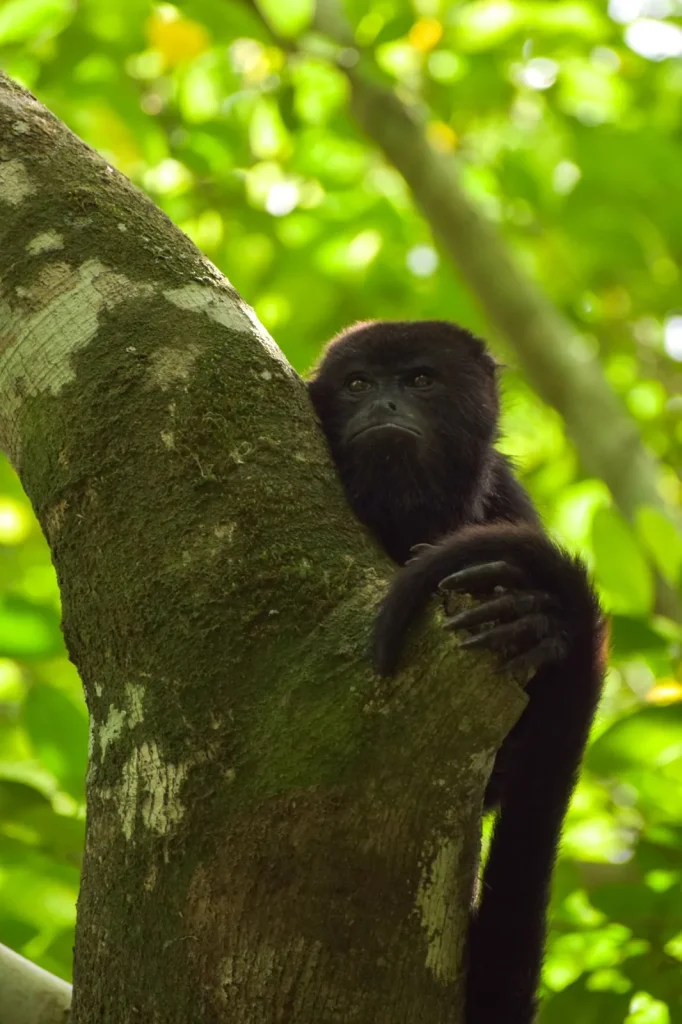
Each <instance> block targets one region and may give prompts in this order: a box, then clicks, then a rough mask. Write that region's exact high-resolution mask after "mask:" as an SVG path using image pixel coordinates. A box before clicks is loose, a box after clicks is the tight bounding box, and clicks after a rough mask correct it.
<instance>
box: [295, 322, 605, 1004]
mask: <svg viewBox="0 0 682 1024" xmlns="http://www.w3.org/2000/svg"><path fill="white" fill-rule="evenodd" d="M497 375H498V368H497V365H496V363H495V361H494V360H493V358H492V356H491V355H490V354H489V353H488V352H487V350H486V348H485V346H484V344H483V342H482V341H480V340H479V339H478V338H476V337H474V336H473V335H472V334H470V333H469V332H468V331H466V330H464V329H463V328H461V327H457V326H455V325H454V324H450V323H446V322H444V321H435V320H434V321H431V320H427V321H421V322H419V321H417V322H390V321H378V322H370V323H360V324H356V325H355V326H353V327H350V328H349V329H347V330H345V331H343V332H342V333H341V334H340V335H338V336H337V337H336V338H334V339H333V340H332V341H331V342H330V343H329V345H328V346H327V348H326V350H325V353H324V355H323V358H322V361H321V363H320V365H319V366H318V369H317V371H316V373H315V375H314V377H313V379H312V380H311V381H310V383H309V390H310V397H311V399H312V402H313V405H314V407H315V410H316V412H317V415H318V417H319V420H320V423H321V425H322V428H323V430H324V432H325V434H326V436H327V440H328V443H329V447H330V450H331V454H332V456H333V459H334V461H335V463H336V466H337V468H338V471H339V474H340V477H341V480H342V482H343V485H344V488H345V492H346V495H347V498H348V501H349V502H350V504H351V506H352V508H353V509H354V511H355V513H356V515H357V516H358V518H359V519H360V520H361V521H362V522H363V523H365V524H366V525H367V526H368V527H369V529H370V530H371V531H372V533H373V534H374V535H375V536H376V537H377V539H378V540H379V541H380V542H381V544H382V545H383V547H384V548H385V550H386V551H387V553H388V554H389V555H390V556H391V558H393V559H394V560H395V561H396V562H397V563H398V564H399V565H401V566H404V568H402V569H401V570H400V571H399V572H398V573H397V575H396V576H395V578H394V580H393V582H392V585H391V587H390V588H389V591H388V594H387V596H386V598H385V599H384V601H383V603H382V605H381V608H380V610H379V614H378V616H377V620H376V623H375V630H374V651H373V655H374V663H375V666H376V668H377V670H378V671H379V672H380V673H381V674H384V675H387V674H390V673H392V672H393V671H394V670H395V668H396V665H397V663H398V660H399V656H400V652H401V647H402V642H403V637H404V635H405V632H406V629H407V628H408V627H409V625H410V624H411V623H412V622H413V620H414V619H415V618H416V616H417V615H418V614H419V613H420V612H421V611H422V610H423V609H424V607H425V605H426V603H427V601H428V599H429V598H430V597H431V596H432V595H433V594H434V592H436V591H437V590H438V589H441V590H446V591H459V592H466V593H469V594H473V595H475V596H477V597H479V598H481V599H482V603H480V604H478V605H477V606H476V607H475V608H472V609H468V610H466V611H463V612H460V613H459V614H457V615H454V616H451V617H450V618H449V619H447V620H446V623H445V625H446V628H448V629H452V630H457V631H465V632H467V633H468V636H467V638H466V639H465V640H464V643H463V646H467V647H479V648H481V647H485V648H488V649H490V650H492V651H494V652H496V653H497V654H498V656H499V657H500V659H501V662H502V664H503V665H505V666H508V667H510V668H519V669H521V670H522V671H523V670H527V674H530V676H531V678H530V682H529V684H528V686H527V692H528V695H529V702H528V706H527V708H526V709H525V711H524V712H523V714H522V716H521V719H520V720H519V722H518V724H517V725H516V726H515V727H514V729H513V730H512V732H511V733H510V734H509V736H508V737H507V739H506V740H505V742H504V744H503V746H502V748H501V749H500V751H499V753H498V755H497V758H496V760H495V765H494V768H493V772H492V775H491V778H490V782H489V784H488V787H487V790H486V794H485V807H486V808H491V807H496V808H498V815H497V819H496V823H495V827H494V832H493V840H492V844H491V848H490V854H489V857H488V860H487V863H486V865H485V869H484V876H483V883H482V886H481V896H480V900H479V904H478V907H477V908H474V909H473V910H472V916H471V923H470V931H469V941H468V962H469V966H468V973H467V996H466V1005H467V1010H466V1020H467V1024H530V1021H532V1019H533V1017H534V1015H535V1011H536V992H537V987H538V979H539V974H540V968H541V966H542V955H543V947H544V940H545V916H546V908H547V901H548V896H549V885H550V881H551V874H552V869H553V865H554V859H555V856H556V850H557V845H558V842H559V836H560V832H561V825H562V821H563V818H564V815H565V813H566V808H567V805H568V801H569V798H570V794H571V791H572V789H573V786H574V784H575V780H576V775H577V772H578V767H579V764H580V759H581V757H582V753H583V749H584V746H585V741H586V739H587V734H588V730H589V727H590V723H591V721H592V717H593V714H594V710H595V707H596V705H597V701H598V698H599V693H600V688H601V681H602V675H603V650H604V647H605V643H604V635H603V634H604V625H603V621H602V617H601V613H600V609H599V604H598V602H597V598H596V596H595V594H594V591H593V590H592V588H591V586H590V583H589V581H588V577H587V573H586V570H585V567H584V566H583V564H582V562H580V561H579V560H578V559H577V558H573V557H571V556H570V555H568V554H566V553H565V552H564V551H562V550H561V549H560V548H558V547H557V546H556V545H555V544H554V543H553V542H552V541H551V540H549V538H548V537H547V536H546V535H545V533H544V531H543V529H542V526H541V523H540V520H539V517H538V515H537V513H536V511H535V509H534V507H533V504H532V502H531V500H530V498H529V496H528V495H527V493H526V492H525V490H524V489H523V487H522V486H521V484H520V483H519V482H518V481H517V480H516V478H515V477H514V474H513V472H512V468H511V465H510V463H509V461H508V460H507V459H506V458H505V457H504V456H503V455H502V454H501V453H500V452H498V451H497V450H496V449H495V448H494V447H493V444H494V442H495V440H496V439H497V436H498V413H499V395H498V386H497ZM415 546H416V552H414V551H413V549H414V548H415ZM413 555H414V557H412V556H413Z"/></svg>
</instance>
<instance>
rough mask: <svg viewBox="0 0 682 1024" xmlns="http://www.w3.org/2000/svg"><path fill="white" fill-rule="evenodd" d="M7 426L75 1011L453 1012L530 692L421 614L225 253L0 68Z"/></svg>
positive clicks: (1, 331) (234, 1016) (392, 1017)
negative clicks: (78, 789) (393, 617)
mask: <svg viewBox="0 0 682 1024" xmlns="http://www.w3.org/2000/svg"><path fill="white" fill-rule="evenodd" d="M0 446H2V447H3V448H4V450H5V451H6V452H7V454H8V455H9V457H10V459H11V461H12V462H13V464H14V466H15V468H16V469H17V471H18V473H19V475H20V477H21V479H22V482H23V484H24V486H25V488H26V491H27V493H28V495H29V497H30V499H31V501H32V503H33V506H34V508H35V510H36V513H37V515H38V518H39V520H40V522H41V525H42V527H43V529H44V531H45V533H46V536H47V538H48V541H49V543H50V547H51V551H52V556H53V560H54V563H55V566H56V569H57V573H58V577H59V582H60V589H61V594H62V603H63V620H64V632H65V636H66V639H67V645H68V648H69V653H70V655H71V657H72V659H73V661H74V662H75V664H76V665H77V667H78V669H79V671H80V673H81V677H82V679H83V684H84V687H85V692H86V699H87V703H88V708H89V712H90V736H91V749H90V763H89V772H88V780H87V797H88V820H87V830H86V831H87V838H86V851H85V859H84V868H83V880H82V889H81V894H80V899H79V912H78V925H77V937H76V956H75V971H74V1003H73V1010H72V1021H73V1022H74V1024H95V1022H97V1024H123V1022H126V1024H128V1022H130V1021H131V1020H149V1021H152V1022H155V1024H172V1022H176V1021H177V1022H181V1021H182V1022H183V1024H186V1022H187V1021H188V1020H191V1021H192V1022H193V1024H209V1022H215V1021H218V1020H228V1019H229V1020H230V1021H231V1022H232V1024H271V1022H275V1021H292V1020H295V1021H297V1022H299V1024H307V1022H311V1024H312V1022H315V1024H325V1022H332V1021H357V1022H367V1024H369V1022H370V1021H373V1022H377V1024H383V1022H386V1024H388V1022H391V1024H394V1022H395V1021H396V1020H400V1021H403V1022H405V1024H412V1022H415V1024H416V1022H417V1021H423V1020H425V1019H429V1021H431V1022H432V1024H440V1022H443V1024H444V1022H446V1021H447V1022H448V1024H453V1022H456V1020H457V1007H458V1006H459V1005H460V1002H461V984H460V980H459V979H460V960H461V951H462V940H463V936H464V934H465V922H466V916H467V910H468V903H469V898H470V894H471V891H472V886H473V881H474V875H475V869H476V859H477V849H478V818H479V810H480V804H481V798H482V793H483V789H484V787H485V782H486V778H487V774H488V771H489V768H490V765H491V761H492V758H493V756H494V752H495V750H496V749H497V748H498V746H499V744H500V742H501V740H502V738H503V737H504V735H505V734H506V733H507V732H508V730H509V729H510V728H511V726H512V724H513V723H514V721H515V720H516V718H517V717H518V715H519V713H520V711H521V709H522V707H523V703H524V700H525V698H524V696H523V694H522V692H521V691H520V690H519V689H518V688H517V687H516V686H515V685H514V684H513V683H512V682H511V681H508V680H504V679H502V680H501V679H500V677H499V676H494V675H492V674H491V673H490V672H489V671H488V662H487V660H486V659H485V658H482V657H478V658H474V657H472V656H465V655H464V653H463V652H462V653H460V652H457V651H456V649H455V644H454V641H453V640H451V639H447V638H445V637H441V636H440V635H437V634H436V633H435V632H434V628H433V624H427V625H426V626H425V627H424V628H423V629H422V630H421V631H417V635H416V636H415V638H414V639H413V641H412V643H411V651H412V652H414V653H415V654H416V656H415V657H412V658H410V666H411V667H410V668H408V669H407V670H405V671H404V672H402V673H401V674H400V675H399V676H398V677H396V678H395V679H393V680H390V681H382V680H377V679H376V678H375V677H374V676H373V675H372V673H371V670H370V667H369V664H368V660H367V653H366V652H367V649H368V634H369V628H370V623H371V617H372V609H373V607H374V605H375V604H376V601H377V600H378V598H379V597H380V595H381V593H382V592H383V588H384V584H385V580H386V578H387V576H388V574H389V573H390V571H391V567H390V565H389V563H388V562H387V560H386V559H385V557H383V556H382V555H380V553H379V552H378V551H377V550H376V548H375V547H374V545H373V544H372V543H371V541H370V540H369V538H368V537H367V536H366V535H365V534H364V533H363V532H362V531H361V530H360V529H359V528H358V527H357V524H355V523H354V522H353V520H352V518H351V516H350V513H349V511H348V510H347V508H346V506H345V503H344V501H343V497H342V494H341V490H340V487H339V484H338V481H337V479H336V475H335V472H334V470H333V467H332V466H331V465H330V462H329V459H328V456H327V453H326V450H325V445H324V441H323V438H322V436H321V434H320V432H319V431H318V430H317V429H316V427H315V423H314V420H313V417H312V413H311V410H310V406H309V403H308V400H307V395H306V391H305V387H304V385H303V384H302V382H301V381H300V380H299V379H298V378H297V376H296V375H295V373H294V372H293V371H292V370H291V369H290V367H289V366H288V364H287V363H286V361H285V359H284V357H283V356H282V354H281V353H280V352H279V350H278V349H277V347H276V346H275V344H274V342H273V341H272V339H271V338H270V337H269V336H268V335H267V333H266V332H265V331H264V330H263V328H261V327H260V325H259V324H258V323H257V321H256V320H255V317H254V315H253V313H252V311H251V310H250V309H249V308H248V307H247V306H246V305H245V304H244V303H243V302H242V301H241V299H240V298H239V297H238V296H237V295H236V293H235V292H234V290H233V289H232V288H231V287H230V285H229V284H228V282H226V281H225V279H224V278H222V277H221V275H220V274H219V273H218V271H217V270H216V269H215V268H214V267H212V266H211V265H210V264H209V263H208V261H206V260H205V259H204V257H203V256H202V255H201V254H200V253H199V252H198V251H197V250H196V249H195V247H194V246H193V245H192V244H191V242H189V240H188V239H186V238H185V237H184V236H183V235H181V234H180V233H179V232H178V231H177V230H176V229H175V228H174V227H173V225H172V224H171V223H170V222H169V221H168V219H167V218H166V217H165V216H164V215H163V214H162V213H160V211H158V210H157V209H156V208H154V207H153V205H152V204H151V203H150V202H149V201H148V200H147V199H146V198H145V197H144V196H143V195H142V194H141V193H140V192H139V191H137V190H136V189H135V188H134V187H132V186H131V185H130V183H129V182H128V181H126V179H124V178H123V177H122V176H121V175H120V174H118V173H117V172H115V171H114V170H113V169H112V168H111V167H109V166H107V165H106V164H105V163H104V162H103V161H102V160H101V159H100V158H99V157H97V156H96V155H95V154H94V153H92V151H90V150H89V149H88V148H87V147H85V146H84V145H83V144H82V143H81V142H80V141H79V140H78V139H76V137H75V136H73V135H72V134H71V133H70V132H69V131H68V130H67V129H66V128H65V127H64V126H63V125H62V124H61V123H59V122H58V121H57V120H56V119H55V118H54V117H52V116H51V115H50V114H49V113H48V112H47V111H46V110H45V109H44V108H43V107H42V106H41V105H40V104H38V103H37V101H36V100H35V99H34V98H33V97H31V96H30V95H29V94H28V93H26V92H25V91H24V90H22V89H20V88H19V87H18V86H16V85H15V84H14V83H12V82H11V81H10V80H9V79H7V78H6V77H0Z"/></svg>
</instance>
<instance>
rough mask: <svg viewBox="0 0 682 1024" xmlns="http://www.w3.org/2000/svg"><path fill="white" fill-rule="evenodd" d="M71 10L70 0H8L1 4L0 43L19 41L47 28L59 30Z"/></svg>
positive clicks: (69, 15) (67, 19) (67, 18)
mask: <svg viewBox="0 0 682 1024" xmlns="http://www.w3.org/2000/svg"><path fill="white" fill-rule="evenodd" d="M71 10H72V4H71V3H70V2H69V0H8V2H7V3H4V4H2V6H0V43H17V42H19V41H20V40H23V39H29V38H30V37H31V36H35V35H36V34H37V33H38V32H39V31H41V32H44V31H45V29H46V28H51V29H52V30H53V31H58V30H59V29H60V28H62V27H63V26H64V25H65V24H66V22H67V21H69V19H70V17H71Z"/></svg>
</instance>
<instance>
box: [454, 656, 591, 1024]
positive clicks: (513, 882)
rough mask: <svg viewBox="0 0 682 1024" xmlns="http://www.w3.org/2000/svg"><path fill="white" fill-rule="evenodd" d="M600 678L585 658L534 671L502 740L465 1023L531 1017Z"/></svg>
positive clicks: (474, 923)
mask: <svg viewBox="0 0 682 1024" xmlns="http://www.w3.org/2000/svg"><path fill="white" fill-rule="evenodd" d="M578 660H579V661H580V662H581V664H578V663H577V662H578ZM601 676H602V670H601V665H600V664H599V663H598V662H595V661H594V660H593V661H589V659H588V658H586V657H585V656H584V655H583V656H582V657H580V658H579V659H578V658H576V659H575V660H574V661H573V663H572V664H571V663H566V664H565V665H561V666H559V667H556V668H555V669H554V671H552V670H551V669H545V670H542V671H540V672H538V674H537V675H536V676H535V678H534V679H533V680H532V682H531V684H530V686H529V691H530V694H529V695H530V701H529V704H528V707H527V709H526V711H525V712H524V714H523V716H522V718H521V720H520V721H519V723H518V725H517V726H516V727H515V728H514V730H512V733H511V734H510V736H509V737H508V739H507V741H506V743H507V744H508V748H507V749H508V759H507V758H505V763H504V764H503V765H501V769H502V784H501V793H500V798H501V799H500V811H499V816H498V818H497V821H496V823H495V828H494V831H493V837H492V842H491V847H490V855H489V857H488V860H487V863H486V865H485V868H484V871H483V882H482V885H481V896H480V901H479V906H478V908H474V909H473V910H472V916H471V923H470V932H469V942H468V957H469V967H468V974H467V1011H466V1024H500V1022H502V1021H503V1022H504V1024H531V1022H532V1021H533V1019H534V1017H535V1013H536V1008H537V1004H536V996H537V989H538V984H539V980H540V972H541V968H542V959H543V950H544V945H545V932H546V913H547V904H548V901H549V890H550V884H551V879H552V871H553V868H554V861H555V857H556V851H557V847H558V844H559V839H560V835H561V826H562V822H563V819H564V815H565V814H566V810H567V808H568V803H569V800H570V797H571V792H572V790H573V787H574V785H575V781H576V777H577V774H578V769H579V766H580V761H581V758H582V754H583V751H584V748H585V744H586V742H587V736H588V733H589V729H590V724H591V721H592V717H593V714H594V710H595V707H596V704H597V701H598V697H599V692H600V689H601ZM503 756H504V751H503Z"/></svg>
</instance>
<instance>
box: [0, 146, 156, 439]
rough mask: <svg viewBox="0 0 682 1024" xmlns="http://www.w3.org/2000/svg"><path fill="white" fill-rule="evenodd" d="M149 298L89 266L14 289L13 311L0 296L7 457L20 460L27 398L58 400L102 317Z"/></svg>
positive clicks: (54, 268)
mask: <svg viewBox="0 0 682 1024" xmlns="http://www.w3.org/2000/svg"><path fill="white" fill-rule="evenodd" d="M3 166H5V165H0V175H1V174H2V167H3ZM153 292H154V286H153V285H151V284H136V283H134V282H133V281H130V280H129V279H128V278H127V277H125V275H123V274H118V273H116V272H115V271H113V270H111V269H110V268H108V267H105V266H104V264H102V263H101V262H100V261H99V260H88V261H86V262H85V263H83V264H82V265H81V266H80V267H78V268H73V267H70V266H69V265H68V264H66V263H52V264H50V265H49V266H48V267H45V268H43V270H42V271H41V273H39V274H38V275H37V277H36V279H35V281H34V282H33V283H32V285H31V286H30V287H24V288H22V289H21V291H19V289H17V293H18V295H19V297H20V298H21V299H24V300H27V301H23V302H20V303H18V304H17V308H16V309H15V308H14V304H13V303H12V302H11V301H10V298H9V296H7V295H4V296H1V295H0V334H2V335H4V336H5V337H6V338H7V339H9V340H8V342H7V343H6V344H5V347H4V348H3V349H2V350H0V409H1V410H2V412H0V440H1V441H3V442H5V444H6V446H7V448H8V449H9V454H10V456H15V457H16V455H17V454H18V451H17V449H18V442H17V439H16V438H15V437H14V423H15V422H16V417H17V413H18V411H19V409H20V408H21V405H22V403H23V402H24V400H25V399H26V397H30V396H35V395H38V394H45V393H48V394H52V395H58V394H59V393H60V391H61V389H62V388H63V387H64V385H66V384H68V383H70V382H71V381H72V380H73V379H74V376H75V374H74V369H73V363H72V359H71V357H72V355H73V354H74V353H75V352H77V351H79V350H80V349H82V348H84V347H85V346H86V345H87V344H89V342H91V341H92V339H93V338H94V337H95V335H96V334H97V330H98V328H99V315H100V313H101V312H102V311H103V310H104V309H113V308H114V307H115V306H116V305H117V304H118V303H120V302H123V301H128V300H130V299H131V298H137V297H140V296H150V295H152V294H153ZM27 306H29V307H30V309H29V310H28V311H27V308H26V307H27Z"/></svg>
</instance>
